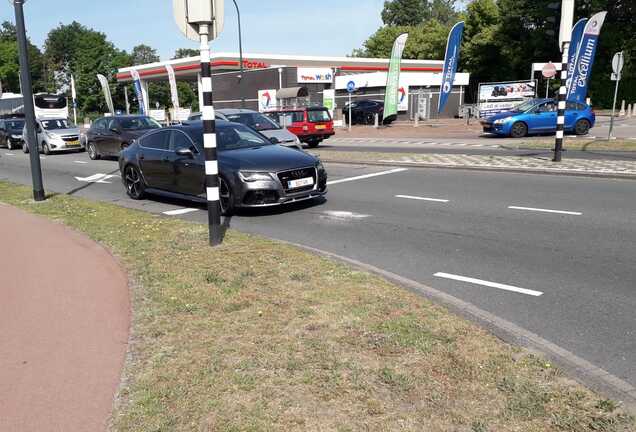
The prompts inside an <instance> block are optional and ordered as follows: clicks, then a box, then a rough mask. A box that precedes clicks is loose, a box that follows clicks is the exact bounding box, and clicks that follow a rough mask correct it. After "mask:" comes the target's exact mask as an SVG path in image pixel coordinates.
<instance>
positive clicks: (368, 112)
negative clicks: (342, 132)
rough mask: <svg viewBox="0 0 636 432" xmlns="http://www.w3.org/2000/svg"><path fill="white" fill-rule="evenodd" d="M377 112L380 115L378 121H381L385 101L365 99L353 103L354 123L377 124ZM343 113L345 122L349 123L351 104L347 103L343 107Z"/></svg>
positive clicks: (352, 115) (352, 114) (352, 116)
mask: <svg viewBox="0 0 636 432" xmlns="http://www.w3.org/2000/svg"><path fill="white" fill-rule="evenodd" d="M376 114H377V115H378V117H379V120H378V121H379V122H380V123H381V122H382V115H383V114H384V102H378V101H374V100H368V99H364V100H359V101H355V102H352V103H351V119H352V120H353V123H352V124H367V125H372V124H375V115H376ZM342 115H343V116H344V119H345V122H346V123H347V124H349V104H346V105H345V106H344V108H343V109H342Z"/></svg>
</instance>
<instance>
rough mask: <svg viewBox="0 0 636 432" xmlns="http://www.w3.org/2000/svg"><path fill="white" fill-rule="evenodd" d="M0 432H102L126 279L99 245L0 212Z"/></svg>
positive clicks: (124, 311) (4, 209)
mask: <svg viewBox="0 0 636 432" xmlns="http://www.w3.org/2000/svg"><path fill="white" fill-rule="evenodd" d="M0 220H1V221H2V223H0V239H1V242H0V254H1V256H0V298H1V301H0V329H2V330H1V331H0V431H16V432H18V431H19V432H21V431H38V432H46V431H65V432H73V431H103V430H105V429H106V426H107V422H108V419H109V416H110V414H111V409H112V403H113V397H114V395H115V392H116V391H117V387H118V385H119V381H120V377H121V369H122V366H123V363H124V358H125V355H126V348H127V342H128V328H129V323H130V305H129V295H128V279H127V276H126V274H125V273H124V271H123V270H122V269H121V268H120V267H119V265H118V264H117V262H116V261H115V259H114V258H113V257H112V256H111V255H110V254H109V253H108V252H107V251H106V250H104V249H103V248H102V247H101V246H99V245H97V244H96V243H94V242H93V241H91V240H89V239H88V238H86V237H84V236H82V235H80V234H78V233H75V232H73V231H71V230H69V229H67V228H65V227H64V226H62V225H61V224H56V223H53V222H50V221H48V220H46V219H44V218H40V217H37V216H34V215H31V214H29V213H26V212H23V211H21V210H18V209H15V208H13V207H9V206H7V205H4V204H1V203H0Z"/></svg>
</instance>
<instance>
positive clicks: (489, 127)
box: [481, 121, 510, 135]
mask: <svg viewBox="0 0 636 432" xmlns="http://www.w3.org/2000/svg"><path fill="white" fill-rule="evenodd" d="M481 126H482V128H483V129H484V133H491V134H495V135H509V134H510V127H509V125H508V123H503V124H494V123H489V122H485V121H482V122H481Z"/></svg>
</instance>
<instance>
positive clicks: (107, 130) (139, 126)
mask: <svg viewBox="0 0 636 432" xmlns="http://www.w3.org/2000/svg"><path fill="white" fill-rule="evenodd" d="M154 129H161V125H160V124H159V123H157V122H156V121H155V120H153V119H152V118H150V117H146V116H140V115H122V116H113V117H102V118H99V119H97V120H95V121H94V122H93V124H92V125H91V128H90V129H89V130H88V131H87V132H86V138H85V139H86V149H87V151H88V156H89V157H90V158H91V159H93V160H95V159H99V158H101V157H103V156H118V155H119V152H120V151H121V150H122V149H124V148H126V147H128V146H129V145H130V144H132V142H133V141H134V140H136V139H137V138H139V137H140V136H142V135H144V134H145V133H146V132H149V131H151V130H154Z"/></svg>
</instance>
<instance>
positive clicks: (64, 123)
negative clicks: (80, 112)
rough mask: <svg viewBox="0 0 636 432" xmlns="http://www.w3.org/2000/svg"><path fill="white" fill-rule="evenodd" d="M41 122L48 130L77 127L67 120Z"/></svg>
mask: <svg viewBox="0 0 636 432" xmlns="http://www.w3.org/2000/svg"><path fill="white" fill-rule="evenodd" d="M41 122H42V127H43V128H44V129H46V130H55V129H70V128H74V127H75V125H74V124H73V123H71V122H69V121H68V120H65V119H56V120H42V121H41Z"/></svg>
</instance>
